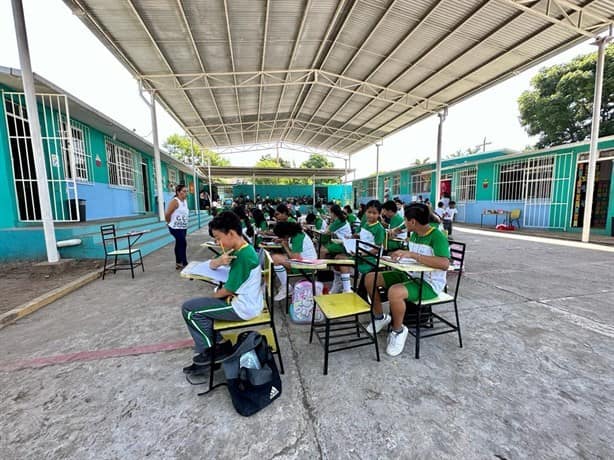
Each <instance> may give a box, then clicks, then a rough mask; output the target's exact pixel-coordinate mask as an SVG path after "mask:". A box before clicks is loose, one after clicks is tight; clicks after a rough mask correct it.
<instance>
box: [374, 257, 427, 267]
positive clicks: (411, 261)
mask: <svg viewBox="0 0 614 460" xmlns="http://www.w3.org/2000/svg"><path fill="white" fill-rule="evenodd" d="M382 259H383V260H386V261H388V262H394V263H395V264H401V265H404V264H407V265H411V264H417V263H418V261H417V260H416V259H412V258H411V257H401V258H400V259H399V260H393V258H392V257H390V256H382Z"/></svg>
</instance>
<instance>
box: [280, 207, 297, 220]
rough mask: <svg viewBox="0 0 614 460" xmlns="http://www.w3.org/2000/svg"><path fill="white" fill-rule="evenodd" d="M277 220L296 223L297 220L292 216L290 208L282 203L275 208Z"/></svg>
mask: <svg viewBox="0 0 614 460" xmlns="http://www.w3.org/2000/svg"><path fill="white" fill-rule="evenodd" d="M275 220H276V221H277V222H296V220H295V219H294V218H293V217H292V216H291V215H290V210H289V209H288V206H286V205H285V204H283V203H281V204H278V205H277V207H276V208H275Z"/></svg>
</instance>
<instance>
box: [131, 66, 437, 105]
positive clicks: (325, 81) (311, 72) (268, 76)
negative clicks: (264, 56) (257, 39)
mask: <svg viewBox="0 0 614 460" xmlns="http://www.w3.org/2000/svg"><path fill="white" fill-rule="evenodd" d="M179 78H182V79H186V78H189V80H188V81H187V82H185V83H181V82H180V81H179V80H178V79H179ZM139 80H141V81H142V82H146V83H147V84H148V85H151V86H153V87H154V88H155V89H156V90H158V91H185V92H188V91H197V90H213V89H218V90H224V89H226V90H233V91H236V90H237V89H240V88H257V87H260V86H263V85H264V87H274V86H282V87H283V86H296V85H320V86H323V87H326V88H332V89H335V90H338V91H344V92H347V93H350V94H354V95H356V96H362V97H365V98H368V99H371V100H373V101H380V102H385V103H388V104H393V105H400V106H404V107H414V108H421V109H422V110H424V111H426V112H431V113H436V112H437V111H439V110H441V109H442V108H443V107H445V106H446V104H445V103H443V102H439V101H436V100H434V99H429V98H425V97H421V96H417V95H414V94H411V93H405V92H403V91H399V90H397V89H394V88H391V87H386V86H381V85H376V84H374V83H370V82H367V81H362V80H357V79H355V78H350V77H347V76H344V75H339V74H335V73H332V72H327V71H324V70H320V69H301V70H290V69H288V70H267V71H255V72H219V73H207V72H203V73H198V74H165V75H163V74H159V75H142V76H140V77H139Z"/></svg>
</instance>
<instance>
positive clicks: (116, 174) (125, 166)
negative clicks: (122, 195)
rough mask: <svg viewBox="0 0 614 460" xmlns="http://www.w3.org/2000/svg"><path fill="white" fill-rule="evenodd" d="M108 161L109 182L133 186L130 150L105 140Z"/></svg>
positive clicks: (122, 185) (132, 165)
mask: <svg viewBox="0 0 614 460" xmlns="http://www.w3.org/2000/svg"><path fill="white" fill-rule="evenodd" d="M106 151H107V158H108V162H109V183H110V184H112V185H119V186H121V187H132V188H134V161H133V158H132V152H131V151H130V150H128V149H126V148H124V147H120V146H119V145H116V144H113V143H112V142H110V141H109V140H107V141H106Z"/></svg>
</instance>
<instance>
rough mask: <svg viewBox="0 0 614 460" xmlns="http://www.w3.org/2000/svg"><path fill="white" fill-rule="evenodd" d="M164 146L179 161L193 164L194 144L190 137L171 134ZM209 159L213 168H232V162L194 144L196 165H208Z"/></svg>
mask: <svg viewBox="0 0 614 460" xmlns="http://www.w3.org/2000/svg"><path fill="white" fill-rule="evenodd" d="M162 146H163V147H164V148H165V149H166V150H167V151H168V153H170V154H171V156H173V157H174V158H176V159H177V160H179V161H182V162H183V163H185V164H188V165H191V164H192V142H191V141H190V138H189V137H188V136H183V135H181V134H171V135H170V136H168V138H167V139H166V141H165V142H164V144H162ZM208 159H211V166H230V161H228V160H227V159H225V158H222V157H221V156H220V155H219V154H218V153H216V152H213V151H212V150H208V149H201V148H200V146H198V144H194V163H196V164H197V165H200V164H203V165H206V164H207V161H208Z"/></svg>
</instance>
